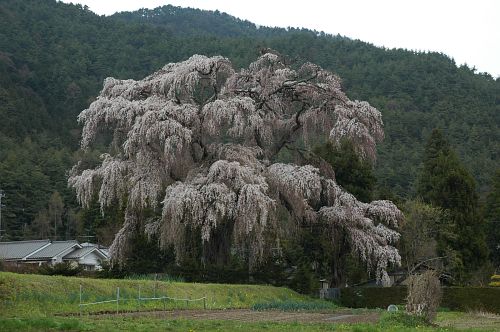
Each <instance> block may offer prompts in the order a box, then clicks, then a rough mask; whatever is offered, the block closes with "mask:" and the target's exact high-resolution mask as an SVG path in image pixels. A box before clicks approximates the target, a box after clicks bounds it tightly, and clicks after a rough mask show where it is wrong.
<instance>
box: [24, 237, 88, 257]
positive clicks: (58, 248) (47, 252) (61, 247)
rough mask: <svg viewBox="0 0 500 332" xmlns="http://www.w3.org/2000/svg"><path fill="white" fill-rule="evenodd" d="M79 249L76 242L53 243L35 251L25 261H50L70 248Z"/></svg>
mask: <svg viewBox="0 0 500 332" xmlns="http://www.w3.org/2000/svg"><path fill="white" fill-rule="evenodd" d="M75 246H76V247H78V248H80V245H79V244H78V242H76V241H53V242H52V243H51V244H50V245H49V246H47V247H45V248H43V249H42V250H40V251H37V252H35V253H33V254H31V255H29V256H28V257H26V259H27V260H39V259H50V258H52V257H55V256H57V255H59V254H62V253H63V252H65V251H66V250H68V249H71V248H72V247H75Z"/></svg>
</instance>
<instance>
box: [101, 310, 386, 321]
mask: <svg viewBox="0 0 500 332" xmlns="http://www.w3.org/2000/svg"><path fill="white" fill-rule="evenodd" d="M116 315H120V316H128V317H148V316H149V317H155V318H167V319H202V320H237V321H240V322H265V321H268V322H303V323H314V322H316V323H327V322H335V323H376V322H378V319H379V313H377V312H367V313H362V314H353V313H352V312H351V311H345V312H335V313H315V312H283V311H272V310H271V311H253V310H248V309H229V310H174V311H151V312H129V313H120V314H111V313H108V314H100V315H95V318H96V319H98V318H99V317H110V316H116Z"/></svg>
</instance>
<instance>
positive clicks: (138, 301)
mask: <svg viewBox="0 0 500 332" xmlns="http://www.w3.org/2000/svg"><path fill="white" fill-rule="evenodd" d="M137 303H138V305H139V309H140V308H141V284H139V297H138V298H137Z"/></svg>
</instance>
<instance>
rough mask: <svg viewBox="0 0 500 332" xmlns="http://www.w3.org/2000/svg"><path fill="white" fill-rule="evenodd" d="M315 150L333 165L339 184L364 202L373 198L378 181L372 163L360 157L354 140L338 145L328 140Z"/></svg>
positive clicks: (344, 141)
mask: <svg viewBox="0 0 500 332" xmlns="http://www.w3.org/2000/svg"><path fill="white" fill-rule="evenodd" d="M314 152H315V153H316V154H317V155H319V156H320V157H321V158H323V159H324V160H325V161H327V162H328V163H329V164H330V165H331V166H332V167H333V169H334V171H335V180H337V183H338V184H340V185H341V186H342V187H344V188H345V189H346V190H347V191H349V192H351V193H352V194H353V195H354V196H356V198H357V199H359V200H360V201H362V202H370V201H371V200H372V192H373V188H374V186H375V182H376V179H375V176H374V175H373V169H372V165H371V164H370V162H369V161H368V160H365V159H362V158H360V157H359V154H357V153H356V151H355V149H354V145H353V144H352V142H350V141H348V140H343V141H342V142H341V143H340V144H339V145H338V146H334V145H333V144H332V143H330V142H328V143H326V144H324V145H321V146H319V147H317V148H316V149H315V150H314Z"/></svg>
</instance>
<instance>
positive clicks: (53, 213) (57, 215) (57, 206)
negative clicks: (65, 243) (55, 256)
mask: <svg viewBox="0 0 500 332" xmlns="http://www.w3.org/2000/svg"><path fill="white" fill-rule="evenodd" d="M63 212H64V202H63V200H62V197H61V194H59V192H57V191H55V192H53V193H52V195H51V196H50V199H49V210H48V216H49V219H50V221H51V222H52V225H54V240H57V226H60V225H62V215H63Z"/></svg>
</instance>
